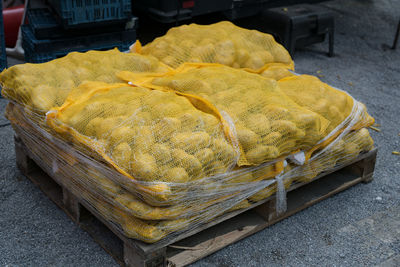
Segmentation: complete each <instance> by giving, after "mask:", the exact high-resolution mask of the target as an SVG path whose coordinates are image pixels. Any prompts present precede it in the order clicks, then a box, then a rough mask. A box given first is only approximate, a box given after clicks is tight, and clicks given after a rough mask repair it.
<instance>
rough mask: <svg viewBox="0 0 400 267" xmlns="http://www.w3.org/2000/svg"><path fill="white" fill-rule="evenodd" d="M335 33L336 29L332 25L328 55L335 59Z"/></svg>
mask: <svg viewBox="0 0 400 267" xmlns="http://www.w3.org/2000/svg"><path fill="white" fill-rule="evenodd" d="M334 32H335V28H334V26H333V25H332V27H330V28H329V32H328V34H329V53H328V56H329V57H333V41H334V39H333V37H334Z"/></svg>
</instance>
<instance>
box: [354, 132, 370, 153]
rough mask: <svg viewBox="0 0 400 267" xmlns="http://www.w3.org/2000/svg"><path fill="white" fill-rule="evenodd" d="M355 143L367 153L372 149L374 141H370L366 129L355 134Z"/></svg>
mask: <svg viewBox="0 0 400 267" xmlns="http://www.w3.org/2000/svg"><path fill="white" fill-rule="evenodd" d="M355 143H357V144H358V146H359V147H360V148H361V149H362V150H364V151H369V150H371V149H372V148H373V147H374V140H372V138H371V136H370V134H369V132H368V130H367V129H366V128H362V129H360V130H358V131H357V132H355Z"/></svg>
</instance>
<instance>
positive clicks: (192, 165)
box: [171, 149, 202, 178]
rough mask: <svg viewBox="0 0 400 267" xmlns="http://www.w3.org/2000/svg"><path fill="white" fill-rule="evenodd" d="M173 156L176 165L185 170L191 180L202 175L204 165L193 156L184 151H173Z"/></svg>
mask: <svg viewBox="0 0 400 267" xmlns="http://www.w3.org/2000/svg"><path fill="white" fill-rule="evenodd" d="M171 155H172V158H173V159H174V161H175V162H176V164H177V165H178V166H181V167H183V168H185V170H186V171H187V172H188V173H189V174H190V177H191V178H197V177H198V176H199V175H200V174H201V170H202V165H201V163H200V161H199V160H198V159H197V158H195V157H194V156H193V155H190V154H188V153H186V152H185V151H184V150H182V149H172V152H171Z"/></svg>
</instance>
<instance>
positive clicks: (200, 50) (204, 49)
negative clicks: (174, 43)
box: [191, 43, 215, 62]
mask: <svg viewBox="0 0 400 267" xmlns="http://www.w3.org/2000/svg"><path fill="white" fill-rule="evenodd" d="M214 55H215V47H214V45H213V44H211V43H207V44H203V45H202V44H200V46H198V47H195V48H194V49H193V50H192V53H191V56H192V57H197V58H201V59H202V61H203V62H209V60H210V59H211V57H214Z"/></svg>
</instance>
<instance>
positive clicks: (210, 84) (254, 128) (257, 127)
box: [118, 64, 328, 166]
mask: <svg viewBox="0 0 400 267" xmlns="http://www.w3.org/2000/svg"><path fill="white" fill-rule="evenodd" d="M118 76H119V77H120V78H121V79H124V80H126V81H129V82H131V83H133V84H139V85H144V86H148V87H152V88H155V89H159V90H173V91H176V92H179V93H181V94H184V95H185V96H188V97H193V98H196V99H197V100H198V102H201V104H199V105H198V106H200V107H199V108H200V109H204V107H206V108H208V110H217V112H218V113H219V114H221V117H222V118H223V120H225V121H227V122H228V124H230V126H231V131H232V132H233V134H232V135H233V136H235V137H236V138H237V140H238V143H239V145H240V148H241V157H240V159H239V162H238V165H239V166H243V165H258V164H260V163H262V162H266V161H270V160H273V159H277V158H279V157H282V156H285V155H288V154H290V153H293V152H295V151H297V150H307V149H310V148H311V147H313V146H314V145H315V144H316V143H317V142H318V141H320V140H321V139H323V138H324V136H325V130H326V128H327V127H328V122H327V120H326V119H324V118H323V117H322V116H320V115H318V114H316V113H314V112H312V111H310V110H308V109H305V108H303V107H300V106H299V105H298V104H296V103H295V102H294V101H292V100H291V99H290V98H289V97H287V96H286V95H285V94H284V93H283V92H282V91H281V90H280V89H279V87H278V86H277V83H276V81H274V80H272V79H267V78H263V77H262V76H260V75H257V74H252V73H249V72H246V71H243V70H237V69H233V68H229V67H226V66H223V65H220V64H186V65H182V67H181V68H179V69H177V70H176V71H171V72H169V73H167V74H165V75H159V77H154V76H152V75H146V74H143V75H141V74H135V73H131V72H126V71H125V72H121V73H119V74H118Z"/></svg>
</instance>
